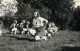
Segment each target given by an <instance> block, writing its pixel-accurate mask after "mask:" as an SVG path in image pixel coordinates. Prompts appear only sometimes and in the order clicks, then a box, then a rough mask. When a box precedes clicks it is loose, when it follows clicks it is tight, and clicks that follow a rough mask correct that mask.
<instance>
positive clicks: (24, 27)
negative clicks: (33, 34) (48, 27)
mask: <svg viewBox="0 0 80 51" xmlns="http://www.w3.org/2000/svg"><path fill="white" fill-rule="evenodd" d="M29 24H30V22H29V21H27V20H26V21H25V20H23V21H22V23H21V24H20V27H21V29H22V31H21V34H23V33H25V32H27V33H28V34H29V31H28V29H29Z"/></svg>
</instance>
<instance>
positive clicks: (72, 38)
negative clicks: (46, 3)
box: [0, 30, 80, 51]
mask: <svg viewBox="0 0 80 51" xmlns="http://www.w3.org/2000/svg"><path fill="white" fill-rule="evenodd" d="M79 47H80V32H72V31H60V30H59V31H58V32H57V34H56V35H54V36H53V37H52V39H48V41H47V42H46V41H37V42H36V41H34V38H33V37H32V36H30V35H20V34H17V35H13V34H9V33H8V30H3V34H2V36H1V37H0V51H72V50H73V51H74V49H75V51H80V49H79Z"/></svg>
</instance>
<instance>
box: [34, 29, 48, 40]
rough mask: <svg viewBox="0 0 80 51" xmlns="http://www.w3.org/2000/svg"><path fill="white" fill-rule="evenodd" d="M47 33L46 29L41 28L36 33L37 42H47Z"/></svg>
mask: <svg viewBox="0 0 80 51" xmlns="http://www.w3.org/2000/svg"><path fill="white" fill-rule="evenodd" d="M46 34H47V31H46V30H45V28H40V29H39V31H38V32H37V33H36V35H35V40H36V41H37V40H45V41H47V36H46Z"/></svg>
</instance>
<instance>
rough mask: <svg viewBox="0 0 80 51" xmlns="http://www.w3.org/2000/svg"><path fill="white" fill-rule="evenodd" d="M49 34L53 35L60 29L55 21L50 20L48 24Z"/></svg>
mask: <svg viewBox="0 0 80 51" xmlns="http://www.w3.org/2000/svg"><path fill="white" fill-rule="evenodd" d="M47 30H48V34H47V35H48V36H49V37H51V35H52V34H55V33H56V32H57V30H58V27H56V26H55V24H54V23H53V22H50V23H49V24H48V29H47Z"/></svg>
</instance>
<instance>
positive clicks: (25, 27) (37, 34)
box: [10, 11, 58, 41]
mask: <svg viewBox="0 0 80 51" xmlns="http://www.w3.org/2000/svg"><path fill="white" fill-rule="evenodd" d="M29 25H30V22H29V21H28V20H22V21H21V23H19V24H18V23H17V20H14V21H13V24H12V25H11V26H10V32H11V34H15V35H16V33H17V30H19V31H20V33H21V34H25V33H26V34H31V35H33V36H34V39H35V40H46V41H47V37H50V38H51V36H52V34H55V33H56V32H57V30H58V27H56V26H55V24H54V22H48V20H47V19H45V18H42V17H41V16H40V14H39V12H37V11H35V12H34V19H33V21H32V27H31V28H30V27H29Z"/></svg>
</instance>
